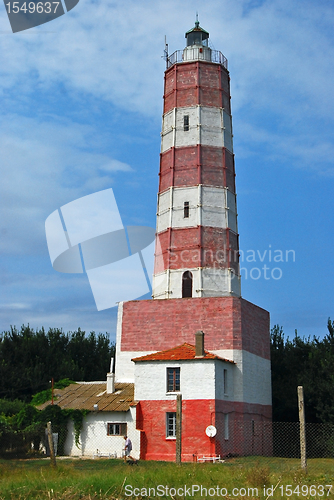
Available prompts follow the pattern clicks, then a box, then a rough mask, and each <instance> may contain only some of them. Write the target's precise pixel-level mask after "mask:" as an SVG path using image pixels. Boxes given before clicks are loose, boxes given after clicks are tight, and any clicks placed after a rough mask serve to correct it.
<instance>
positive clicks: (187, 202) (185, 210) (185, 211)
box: [183, 201, 189, 219]
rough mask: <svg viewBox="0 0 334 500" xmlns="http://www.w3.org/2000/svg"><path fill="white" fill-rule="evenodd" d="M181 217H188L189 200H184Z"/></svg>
mask: <svg viewBox="0 0 334 500" xmlns="http://www.w3.org/2000/svg"><path fill="white" fill-rule="evenodd" d="M183 217H184V219H187V218H188V217H189V201H185V202H184V205H183Z"/></svg>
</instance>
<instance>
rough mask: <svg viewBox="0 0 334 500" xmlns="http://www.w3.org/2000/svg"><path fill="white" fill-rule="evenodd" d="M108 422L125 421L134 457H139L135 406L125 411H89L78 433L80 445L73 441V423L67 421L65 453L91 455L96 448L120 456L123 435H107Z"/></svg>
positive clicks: (138, 435)
mask: <svg viewBox="0 0 334 500" xmlns="http://www.w3.org/2000/svg"><path fill="white" fill-rule="evenodd" d="M108 423H126V424H127V435H128V436H129V438H130V439H131V441H132V448H133V453H131V455H132V456H133V457H134V458H139V453H140V432H139V431H137V430H136V407H133V408H131V409H130V410H129V411H127V412H97V413H93V412H92V413H89V414H88V415H87V416H86V417H85V418H84V421H83V426H82V431H81V434H80V446H79V447H78V446H77V445H76V443H75V436H74V425H73V422H72V421H71V420H70V421H69V423H68V432H67V438H66V442H65V446H64V452H65V455H69V456H88V457H93V456H94V454H96V453H97V450H98V451H99V452H100V453H102V454H103V455H107V454H108V453H112V454H116V455H117V457H118V458H120V457H122V454H123V450H124V436H108V432H107V424H108Z"/></svg>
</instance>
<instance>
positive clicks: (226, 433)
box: [224, 413, 229, 440]
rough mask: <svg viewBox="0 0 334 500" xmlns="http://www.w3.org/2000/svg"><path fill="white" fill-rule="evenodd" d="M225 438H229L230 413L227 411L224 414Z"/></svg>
mask: <svg viewBox="0 0 334 500" xmlns="http://www.w3.org/2000/svg"><path fill="white" fill-rule="evenodd" d="M224 439H226V440H228V439H229V428H228V413H225V415H224Z"/></svg>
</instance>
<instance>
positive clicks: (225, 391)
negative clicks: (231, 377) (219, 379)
mask: <svg viewBox="0 0 334 500" xmlns="http://www.w3.org/2000/svg"><path fill="white" fill-rule="evenodd" d="M224 394H225V396H227V370H226V369H224Z"/></svg>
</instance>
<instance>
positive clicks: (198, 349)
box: [195, 330, 205, 358]
mask: <svg viewBox="0 0 334 500" xmlns="http://www.w3.org/2000/svg"><path fill="white" fill-rule="evenodd" d="M195 339H196V342H195V357H196V358H203V357H204V356H205V354H204V332H202V330H198V332H196V333H195Z"/></svg>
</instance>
